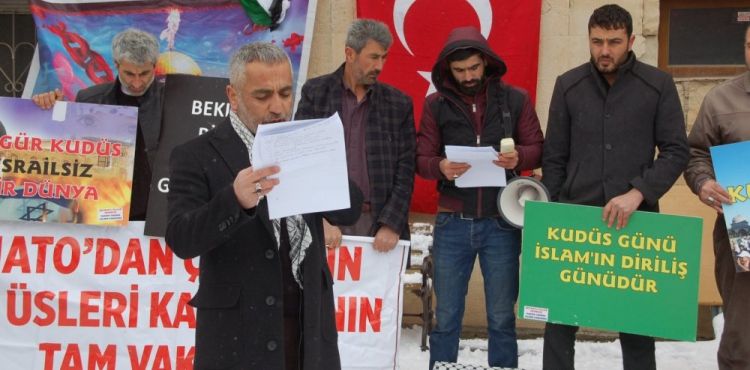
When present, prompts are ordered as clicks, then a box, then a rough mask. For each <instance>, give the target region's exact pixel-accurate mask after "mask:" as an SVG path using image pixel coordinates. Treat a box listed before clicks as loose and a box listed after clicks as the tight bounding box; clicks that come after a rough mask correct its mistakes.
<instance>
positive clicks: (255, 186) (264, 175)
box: [232, 166, 279, 209]
mask: <svg viewBox="0 0 750 370" xmlns="http://www.w3.org/2000/svg"><path fill="white" fill-rule="evenodd" d="M277 173H279V167H278V166H271V167H265V168H259V169H257V170H255V169H253V168H252V167H248V168H245V169H244V170H242V171H240V172H238V173H237V177H235V178H234V183H233V184H232V187H233V188H234V195H235V196H236V197H237V201H239V202H240V205H241V206H242V208H243V209H250V208H255V206H257V205H258V203H260V200H261V199H263V197H265V196H266V194H268V193H269V192H270V191H271V190H273V187H274V186H276V185H278V184H279V179H269V178H268V176H272V175H275V174H277Z"/></svg>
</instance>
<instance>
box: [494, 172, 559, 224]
mask: <svg viewBox="0 0 750 370" xmlns="http://www.w3.org/2000/svg"><path fill="white" fill-rule="evenodd" d="M549 198H550V197H549V191H548V190H547V188H546V187H545V186H544V185H543V184H542V183H541V182H540V181H539V180H537V179H535V178H533V177H526V176H518V177H514V178H512V179H511V180H510V181H508V185H506V186H505V187H504V188H502V189H500V193H499V194H498V195H497V210H498V211H499V212H500V216H502V217H503V219H504V220H505V221H506V222H507V223H509V224H510V225H511V226H513V227H515V228H518V229H520V228H523V208H524V204H525V203H526V201H527V200H536V201H540V202H549Z"/></svg>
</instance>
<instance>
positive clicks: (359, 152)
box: [295, 19, 416, 251]
mask: <svg viewBox="0 0 750 370" xmlns="http://www.w3.org/2000/svg"><path fill="white" fill-rule="evenodd" d="M391 43H392V37H391V33H390V31H388V27H387V26H386V25H385V24H383V23H381V22H377V21H374V20H370V19H358V20H355V21H354V22H353V23H352V24H351V26H350V27H349V31H348V34H347V37H346V48H345V53H346V61H345V62H344V64H343V65H341V67H339V69H337V70H336V71H335V72H333V73H331V74H328V75H324V76H320V77H317V78H314V79H311V80H309V81H307V82H306V83H305V85H304V86H303V87H302V97H301V99H300V102H299V106H298V107H297V113H296V114H295V119H309V118H324V117H329V116H331V115H332V114H334V113H336V112H338V114H339V116H340V117H341V122H342V123H343V125H344V134H345V135H346V139H345V140H346V156H347V167H348V172H349V178H350V179H352V181H354V182H355V183H356V184H357V186H359V188H360V189H361V190H362V193H363V195H364V199H365V204H364V205H363V207H362V211H363V212H362V216H361V217H360V219H359V221H358V222H357V224H356V225H354V226H353V227H351V228H344V230H343V232H344V233H345V234H348V235H359V236H374V237H375V241H374V244H373V245H374V247H375V249H377V250H379V251H389V250H391V249H393V248H394V247H395V246H396V243H397V242H398V240H399V238H400V239H404V240H409V239H410V237H409V224H408V221H409V203H410V202H411V195H412V191H413V190H414V147H415V145H416V139H415V137H414V135H415V134H414V131H415V130H414V113H413V109H412V103H411V99H410V98H409V97H407V96H406V95H404V94H403V93H402V92H401V91H399V90H397V89H396V88H394V87H392V86H389V85H387V84H384V83H381V82H378V80H377V77H378V74H380V71H381V70H382V69H383V64H384V63H385V58H386V56H387V54H388V48H389V47H390V46H391ZM340 240H341V230H340V229H338V228H335V227H330V226H328V225H327V224H326V243H327V244H328V245H329V246H331V247H335V246H337V245H338V243H339V242H340Z"/></svg>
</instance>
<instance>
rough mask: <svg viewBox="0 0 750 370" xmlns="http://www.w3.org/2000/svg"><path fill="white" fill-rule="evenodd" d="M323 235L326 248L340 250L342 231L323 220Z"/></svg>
mask: <svg viewBox="0 0 750 370" xmlns="http://www.w3.org/2000/svg"><path fill="white" fill-rule="evenodd" d="M323 235H324V237H325V241H326V248H331V249H333V248H338V247H340V246H341V229H340V228H339V227H338V226H333V225H331V224H329V223H328V220H326V219H325V218H324V219H323Z"/></svg>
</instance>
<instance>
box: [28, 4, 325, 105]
mask: <svg viewBox="0 0 750 370" xmlns="http://www.w3.org/2000/svg"><path fill="white" fill-rule="evenodd" d="M316 1H317V0H294V1H291V2H290V3H289V8H288V9H287V10H286V13H285V15H284V18H283V20H282V22H281V23H280V24H279V26H278V27H277V28H275V29H270V28H268V27H264V26H261V25H257V24H254V23H253V22H252V21H251V20H250V18H249V17H248V16H247V14H246V13H245V11H244V9H243V8H242V5H241V4H240V2H239V1H237V0H203V1H191V0H121V1H111V0H109V1H107V0H49V1H45V0H30V2H29V3H30V10H31V14H32V15H33V16H34V22H35V23H36V27H37V38H38V45H37V56H38V64H36V65H34V66H32V68H31V70H30V71H29V77H28V80H27V81H26V90H25V91H24V97H31V95H32V94H38V93H40V92H46V91H50V90H53V89H55V88H61V90H62V92H63V94H64V95H65V98H66V99H67V100H68V101H71V100H73V99H75V95H76V93H77V91H78V90H80V89H83V88H85V87H88V86H92V85H96V84H100V83H105V82H110V81H113V80H114V78H115V77H116V75H117V70H116V67H115V63H114V60H113V58H112V39H113V38H114V36H115V35H116V34H117V33H119V32H121V31H124V30H125V29H127V28H130V27H134V28H138V29H141V30H144V31H146V32H149V33H151V34H153V35H154V36H156V37H157V39H158V40H159V43H160V48H159V51H160V54H159V58H158V60H157V65H156V75H157V78H159V79H163V78H164V76H166V75H167V74H170V73H183V74H190V75H195V76H211V77H227V76H228V70H229V68H228V65H229V59H230V57H231V56H232V54H233V53H234V52H235V51H237V49H239V48H240V47H241V46H243V45H245V44H248V43H250V42H254V41H265V42H273V43H275V44H276V45H279V46H280V47H282V48H283V49H284V51H286V52H287V54H288V55H289V58H290V60H291V62H292V70H293V71H294V76H295V80H296V81H297V84H296V88H297V91H299V89H301V87H302V83H303V82H304V79H305V78H306V76H307V63H308V60H309V59H310V57H309V51H310V43H311V41H312V34H313V26H314V23H315V9H316Z"/></svg>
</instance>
